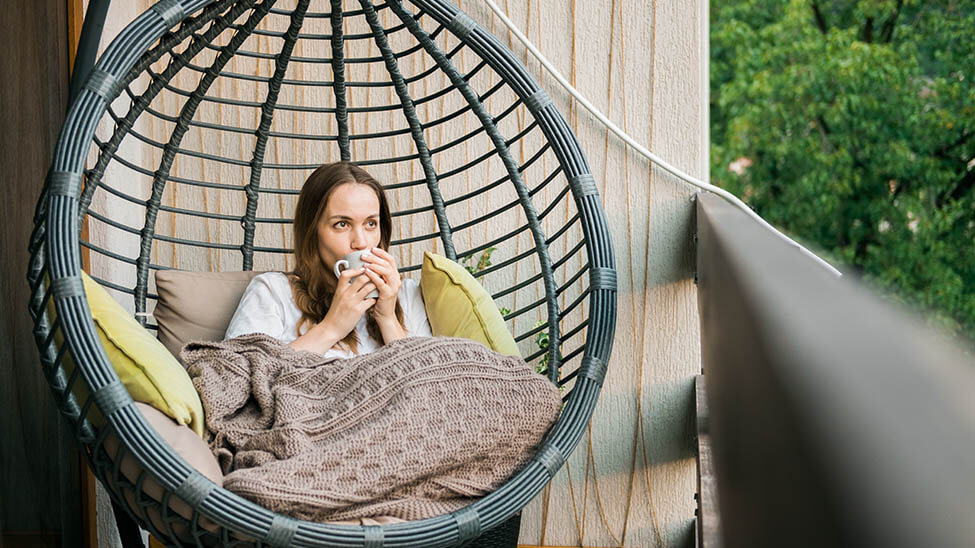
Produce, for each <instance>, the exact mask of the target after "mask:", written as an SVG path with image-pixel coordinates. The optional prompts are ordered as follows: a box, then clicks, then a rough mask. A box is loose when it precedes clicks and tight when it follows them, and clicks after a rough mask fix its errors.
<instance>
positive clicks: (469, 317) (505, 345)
mask: <svg viewBox="0 0 975 548" xmlns="http://www.w3.org/2000/svg"><path fill="white" fill-rule="evenodd" d="M420 292H421V293H422V294H423V304H424V308H426V311H427V318H428V319H429V320H430V328H431V330H432V331H433V334H434V335H445V336H448V337H462V338H465V339H471V340H474V341H478V342H480V343H483V344H484V345H485V346H487V347H489V348H491V349H492V350H494V351H496V352H500V353H501V354H505V355H508V356H519V357H520V356H521V353H520V352H518V345H517V344H516V343H515V339H514V338H513V337H512V336H511V333H509V332H508V328H507V326H505V325H504V318H502V317H501V313H500V312H498V308H497V307H496V306H494V301H493V300H492V299H491V295H489V294H488V292H487V291H485V290H484V288H483V287H481V284H479V283H477V280H475V279H474V276H471V274H470V273H469V272H468V271H467V269H465V268H464V267H463V266H461V265H459V264H457V263H455V262H454V261H451V260H450V259H448V258H446V257H443V256H441V255H436V254H434V253H430V252H424V253H423V268H422V271H421V275H420Z"/></svg>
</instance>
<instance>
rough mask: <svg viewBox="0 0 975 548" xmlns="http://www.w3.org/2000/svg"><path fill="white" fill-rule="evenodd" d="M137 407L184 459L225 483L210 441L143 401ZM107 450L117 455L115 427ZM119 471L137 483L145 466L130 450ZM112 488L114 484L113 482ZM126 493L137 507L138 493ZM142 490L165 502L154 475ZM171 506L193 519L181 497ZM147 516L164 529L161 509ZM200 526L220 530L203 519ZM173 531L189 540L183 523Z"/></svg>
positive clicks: (211, 478)
mask: <svg viewBox="0 0 975 548" xmlns="http://www.w3.org/2000/svg"><path fill="white" fill-rule="evenodd" d="M135 406H136V408H138V409H139V412H140V413H142V416H143V417H144V418H145V419H146V422H148V423H149V426H151V427H152V428H153V429H154V430H155V431H156V433H158V434H159V437H161V438H162V439H163V440H164V441H165V442H166V443H167V444H168V445H169V446H170V447H172V448H173V451H174V452H175V453H176V454H177V455H179V456H180V457H182V458H183V460H185V461H186V463H187V464H189V465H190V466H192V467H193V468H195V469H196V470H197V471H198V472H200V473H201V474H203V475H204V476H206V478H207V479H209V480H210V481H212V482H213V483H215V484H216V485H217V486H221V485H223V473H222V472H221V471H220V465H219V464H218V463H217V458H216V457H215V456H213V453H211V452H210V447H209V446H207V443H206V442H205V441H204V440H203V439H202V438H200V436H197V435H196V434H195V433H194V432H193V431H192V430H190V429H189V428H188V427H186V426H181V425H179V424H176V422H175V421H173V420H172V419H170V418H169V417H167V416H166V415H164V414H162V413H161V412H159V411H158V410H157V409H156V408H154V407H152V406H150V405H146V404H144V403H139V402H136V404H135ZM105 450H106V451H108V454H109V455H113V456H114V455H115V454H116V452H117V451H118V438H117V437H116V435H115V432H114V430H112V431H110V432H109V434H108V436H106V438H105ZM119 470H120V471H121V472H122V475H123V476H124V477H125V478H126V479H127V480H129V481H130V482H132V483H136V482H138V480H139V477H140V476H141V475H142V473H143V468H142V466H141V465H140V464H139V462H138V461H137V460H135V458H134V457H133V456H132V455H131V454H130V453H129V452H128V451H126V452H125V455H124V456H123V457H122V462H121V463H120V466H119ZM108 481H109V483H110V484H112V483H113V482H112V479H111V477H109V478H108ZM112 487H115V486H114V485H112ZM123 492H124V496H125V498H126V500H127V501H128V503H129V505H130V506H131V507H132V508H136V507H137V506H138V503H137V501H136V498H135V494H134V493H133V492H132V491H131V490H128V489H125V490H124V491H123ZM142 492H143V493H145V495H148V496H149V497H150V498H152V499H153V500H156V501H158V502H161V501H162V494H163V488H162V486H161V485H160V484H159V483H158V482H157V481H156V480H155V478H152V477H147V478H146V479H145V480H144V482H143V483H142ZM169 509H170V512H175V513H176V514H179V515H181V516H183V517H184V518H186V519H191V518H192V514H193V509H192V508H190V506H189V505H188V504H187V503H186V502H185V501H183V500H182V499H180V498H179V497H178V496H172V497H170V499H169ZM146 514H147V517H148V518H149V519H150V520H151V521H152V522H153V525H155V526H156V527H157V528H159V529H160V530H163V531H165V530H166V526H165V525H164V523H163V520H162V515H161V513H160V512H159V510H158V508H150V509H149V510H147V512H146ZM200 525H201V526H202V527H203V528H204V529H206V530H208V531H215V530H216V529H217V526H216V524H214V523H213V522H211V521H209V520H207V519H201V522H200ZM174 532H175V533H176V534H177V535H178V536H179V537H180V538H183V539H184V540H185V539H187V538H188V537H187V536H186V535H187V533H188V532H187V531H186V530H185V528H184V527H182V526H175V527H174Z"/></svg>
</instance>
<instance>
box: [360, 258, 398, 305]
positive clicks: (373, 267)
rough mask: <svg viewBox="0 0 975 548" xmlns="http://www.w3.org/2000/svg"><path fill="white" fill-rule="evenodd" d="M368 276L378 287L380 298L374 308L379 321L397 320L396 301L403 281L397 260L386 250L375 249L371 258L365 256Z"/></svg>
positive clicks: (364, 261)
mask: <svg viewBox="0 0 975 548" xmlns="http://www.w3.org/2000/svg"><path fill="white" fill-rule="evenodd" d="M362 262H363V263H365V273H366V276H368V277H369V279H370V280H371V281H372V283H374V284H375V285H376V289H377V290H378V291H379V298H378V299H377V300H376V304H375V306H373V307H372V314H373V316H374V317H375V318H376V320H377V321H381V320H384V319H386V320H395V319H396V299H397V298H399V288H400V284H401V280H400V277H399V270H398V269H397V268H396V260H395V259H393V256H392V255H390V254H389V253H387V252H386V250H384V249H381V248H378V247H374V248H372V251H370V253H369V256H363V257H362Z"/></svg>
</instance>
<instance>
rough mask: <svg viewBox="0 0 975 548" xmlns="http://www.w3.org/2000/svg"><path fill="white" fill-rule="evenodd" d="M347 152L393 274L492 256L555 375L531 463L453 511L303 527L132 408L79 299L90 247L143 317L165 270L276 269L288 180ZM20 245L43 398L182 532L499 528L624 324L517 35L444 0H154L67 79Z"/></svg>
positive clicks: (394, 537) (487, 280)
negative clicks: (234, 487)
mask: <svg viewBox="0 0 975 548" xmlns="http://www.w3.org/2000/svg"><path fill="white" fill-rule="evenodd" d="M340 159H341V160H351V161H353V162H356V163H358V164H360V165H362V166H367V168H368V169H369V170H370V172H372V173H373V174H374V175H376V176H377V178H378V179H379V180H381V181H383V183H384V185H385V187H386V190H387V193H388V194H389V195H390V199H391V202H392V204H393V205H394V206H395V207H394V212H393V221H394V225H395V226H394V235H395V237H394V240H393V245H392V248H391V251H392V252H394V253H397V254H398V256H399V257H400V262H399V264H400V265H401V271H402V272H403V273H404V274H409V273H412V272H415V271H417V270H418V269H419V264H420V260H421V259H422V255H423V251H436V252H439V253H442V254H444V255H446V256H448V257H450V258H451V259H455V260H457V261H460V262H462V263H464V264H471V263H472V262H473V263H475V264H476V263H477V262H478V261H480V262H482V263H483V264H481V265H480V267H479V268H478V269H477V270H476V271H475V272H474V274H475V276H477V279H478V280H479V281H480V282H481V283H482V285H484V287H485V288H486V289H488V291H489V292H490V293H491V295H492V297H493V298H494V299H495V303H496V304H497V305H498V306H499V307H500V308H502V309H505V310H506V315H505V320H506V324H507V327H508V328H509V329H510V330H511V331H512V334H513V335H514V338H515V340H516V341H517V344H518V345H519V350H520V351H521V353H522V355H523V356H525V357H526V359H527V360H528V361H529V362H531V363H535V364H537V365H538V366H539V367H540V368H544V370H545V371H546V372H547V374H548V376H549V378H550V380H551V381H552V382H553V383H556V384H557V385H558V386H560V387H561V389H562V394H563V400H564V406H563V409H562V412H561V414H560V416H559V418H558V420H557V422H556V423H555V425H554V426H553V427H552V429H551V430H550V432H549V434H548V435H547V437H546V438H545V440H544V441H543V442H542V444H541V446H540V447H539V448H538V452H537V454H536V455H535V456H534V457H533V458H532V459H531V461H530V462H529V463H528V464H527V466H525V467H524V468H523V469H522V470H521V471H520V472H518V473H517V474H515V475H514V476H512V477H511V478H509V479H508V481H507V482H505V483H504V484H503V485H502V486H501V487H500V488H499V489H497V490H496V491H494V492H492V493H490V494H489V495H487V496H485V497H483V498H480V499H478V500H477V501H476V502H474V503H473V504H471V505H470V506H467V507H466V508H464V509H462V510H459V511H457V512H454V513H452V514H447V515H441V516H436V517H432V518H428V519H424V520H419V521H409V522H405V523H397V524H390V525H383V526H381V527H380V526H366V527H360V526H348V525H336V524H328V523H314V522H308V521H301V520H296V519H293V518H289V517H286V516H282V515H279V514H275V513H273V512H271V511H269V510H267V509H265V508H263V507H261V506H259V505H257V504H255V503H253V502H250V501H248V500H246V499H244V498H242V497H240V496H237V495H235V494H234V493H231V492H229V491H227V490H225V489H222V488H220V487H218V486H216V485H215V484H214V483H212V482H211V481H210V480H208V479H207V478H206V477H204V476H203V475H202V474H201V473H200V472H199V471H197V470H196V469H194V468H193V467H192V466H190V465H189V464H187V462H186V461H184V460H183V459H182V458H181V457H179V456H178V455H177V454H176V453H175V452H174V451H173V449H172V448H171V447H170V446H168V445H167V444H166V443H165V442H163V441H162V439H161V438H160V437H159V436H158V435H157V434H156V432H155V431H154V430H153V429H152V428H151V427H150V426H149V425H148V423H147V422H146V421H145V419H144V418H143V416H142V414H140V412H139V411H138V410H137V409H136V407H135V405H134V404H133V401H132V398H131V397H130V396H129V394H128V393H127V392H126V390H125V388H124V387H123V385H122V384H121V382H120V380H119V377H118V375H117V374H116V372H115V370H114V369H113V367H112V364H111V363H110V361H109V359H108V356H107V355H106V353H105V350H104V349H103V347H102V343H101V340H100V338H99V335H98V332H97V331H96V328H95V325H94V323H93V320H92V316H91V312H90V310H89V308H88V301H87V297H86V293H85V290H84V287H83V285H82V279H81V273H82V269H83V268H82V267H83V266H85V268H87V269H90V271H91V273H92V275H93V278H94V279H95V280H97V281H98V282H99V283H101V284H102V285H103V286H104V287H106V288H108V289H109V290H110V291H112V292H113V294H114V296H115V297H116V299H117V300H119V301H120V302H121V303H122V304H123V305H124V306H126V307H127V308H128V309H129V310H130V311H132V312H133V314H134V315H135V317H136V318H137V319H138V320H139V321H140V323H142V325H144V326H145V327H147V328H149V329H155V328H156V325H155V322H154V320H153V317H152V312H153V310H154V307H155V304H156V301H157V299H158V293H157V291H156V288H155V285H154V278H153V274H154V273H155V272H158V271H162V270H169V269H192V270H214V271H228V270H288V264H289V263H288V261H289V260H290V259H289V257H290V254H291V248H292V246H293V242H291V241H290V234H289V233H288V230H287V228H288V226H289V224H290V223H291V215H292V212H293V210H294V204H295V199H296V194H297V192H298V190H299V189H300V186H301V182H302V181H303V180H304V179H305V177H307V175H308V174H309V173H310V172H311V170H312V169H314V168H315V167H317V166H318V165H320V164H322V163H325V162H328V161H335V160H340ZM30 252H31V255H30V262H29V265H28V279H29V281H30V284H31V288H32V298H31V301H30V303H29V309H30V313H31V317H32V319H33V321H34V324H35V331H34V332H35V337H36V342H37V345H38V348H39V350H40V355H41V366H42V369H43V371H44V374H45V376H46V378H47V380H48V381H49V383H50V385H51V390H52V393H53V395H54V397H55V402H56V405H57V407H58V409H59V411H60V412H61V414H62V415H63V416H64V417H65V418H66V419H67V422H68V424H69V425H70V427H71V428H72V429H73V431H74V433H75V434H76V437H77V438H78V440H79V442H80V443H81V444H82V445H83V448H84V454H85V456H86V458H87V459H88V462H89V465H90V466H91V468H92V470H93V471H94V473H95V475H96V476H97V477H98V478H99V480H100V481H101V482H102V483H103V485H105V487H106V489H107V490H108V492H109V494H110V495H111V497H112V499H113V501H114V502H115V503H116V504H117V505H118V506H119V507H120V508H123V509H124V511H125V512H126V513H127V514H128V515H129V516H130V517H131V518H132V519H134V520H135V521H136V522H138V523H139V525H140V526H142V527H143V528H144V529H146V530H148V531H150V532H151V533H152V534H153V535H154V536H156V537H157V538H159V539H161V540H164V542H165V543H167V544H169V545H174V546H181V545H188V546H198V545H205V546H209V545H227V546H235V545H255V544H258V545H269V546H286V545H291V546H369V547H378V546H418V547H419V546H422V547H439V546H459V545H463V544H465V543H467V542H470V541H472V540H473V539H475V538H477V537H478V536H480V535H482V534H483V533H485V532H488V531H491V530H496V528H498V527H499V526H500V525H502V524H503V523H506V522H509V520H510V519H511V518H512V517H513V516H515V515H516V514H517V513H518V512H519V511H520V510H521V509H522V508H523V507H524V506H525V505H526V504H528V503H529V502H530V501H531V500H532V498H534V497H535V495H537V494H538V493H539V492H540V491H541V490H542V488H543V487H544V486H545V485H546V484H547V483H548V482H549V481H550V480H551V479H552V477H553V476H554V475H555V474H556V472H557V471H558V470H559V469H560V467H561V466H562V464H563V463H564V462H565V460H566V459H567V458H568V456H569V455H570V454H571V452H572V451H573V449H574V448H575V446H576V445H577V443H578V442H579V440H580V438H581V436H582V434H583V432H584V430H585V427H586V425H587V424H588V421H589V418H590V416H591V414H592V411H593V408H594V406H595V402H596V398H597V396H598V394H599V390H600V387H601V385H602V382H603V378H604V376H605V374H606V367H607V364H608V361H609V356H610V353H611V350H612V343H613V334H614V331H615V321H616V319H615V318H616V316H615V309H616V271H615V262H614V256H613V250H612V245H611V239H610V235H609V229H608V224H607V220H606V217H605V213H604V212H603V209H602V206H601V202H600V197H599V196H598V194H597V190H596V184H595V181H594V179H593V176H592V174H591V172H590V169H589V166H588V163H587V162H586V159H585V156H584V154H583V152H582V150H581V148H580V146H579V143H578V141H577V139H576V137H575V136H574V135H573V133H572V131H571V130H570V128H569V125H568V124H567V123H566V121H565V119H564V118H563V116H562V115H561V113H559V111H558V110H557V108H556V106H555V105H554V104H553V102H552V101H551V100H550V99H549V98H548V96H547V95H546V94H545V92H544V91H543V90H542V89H541V88H540V87H539V85H538V83H537V82H536V81H535V79H534V78H533V77H532V76H531V75H530V74H529V72H528V71H527V70H526V69H525V67H524V66H523V65H522V64H521V63H520V62H519V61H518V60H517V59H516V58H515V57H514V55H513V54H512V53H511V52H510V51H508V50H507V49H506V48H505V47H504V46H503V45H502V44H501V43H500V42H499V41H498V40H497V38H495V37H494V36H493V35H491V34H490V33H489V32H487V31H486V30H484V29H483V28H481V27H480V26H478V25H477V24H476V23H475V22H474V21H473V20H472V19H471V18H470V17H468V16H467V15H465V14H464V13H462V12H460V11H459V10H458V9H457V8H456V7H455V6H453V5H451V4H450V3H448V2H445V1H442V0H386V1H379V2H373V1H371V0H358V1H355V2H353V1H352V0H345V1H343V0H280V1H277V0H216V1H214V0H163V1H161V2H159V3H157V4H155V5H154V6H152V7H151V8H150V9H149V10H147V11H146V12H145V13H143V14H141V15H140V16H139V17H138V18H136V19H135V20H134V21H133V22H132V23H130V24H129V25H128V26H127V27H126V28H125V29H124V30H123V31H122V32H121V33H120V34H119V35H118V37H117V38H116V39H115V40H114V41H113V42H112V43H111V45H109V47H108V48H107V49H106V51H105V52H104V53H103V54H102V56H101V57H100V59H99V60H98V62H97V63H96V64H95V66H94V67H93V68H92V69H91V71H90V73H89V75H88V77H87V79H86V80H85V82H84V85H83V86H81V87H80V91H78V93H77V96H76V99H75V100H74V102H73V104H72V106H71V109H70V111H69V114H68V117H67V119H66V121H65V123H64V126H63V128H62V131H61V135H60V139H59V141H58V145H57V148H56V151H55V156H54V160H53V162H52V165H51V168H50V171H49V175H48V177H47V181H46V184H45V187H44V191H43V193H42V196H41V198H40V200H39V202H38V205H37V210H36V214H35V227H34V231H33V233H32V235H31V240H30ZM83 263H84V265H83ZM543 340H544V342H542V341H543ZM132 466H134V467H135V468H134V469H135V470H136V471H135V472H134V473H133V472H132V469H133V468H132ZM176 502H179V503H180V504H182V505H183V506H178V505H175V503H176ZM174 508H183V509H184V511H177V510H174ZM516 526H517V523H516Z"/></svg>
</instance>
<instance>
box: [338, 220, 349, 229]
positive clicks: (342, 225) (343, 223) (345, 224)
mask: <svg viewBox="0 0 975 548" xmlns="http://www.w3.org/2000/svg"><path fill="white" fill-rule="evenodd" d="M347 226H349V223H347V222H345V221H339V222H337V223H335V228H345V227H347Z"/></svg>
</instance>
